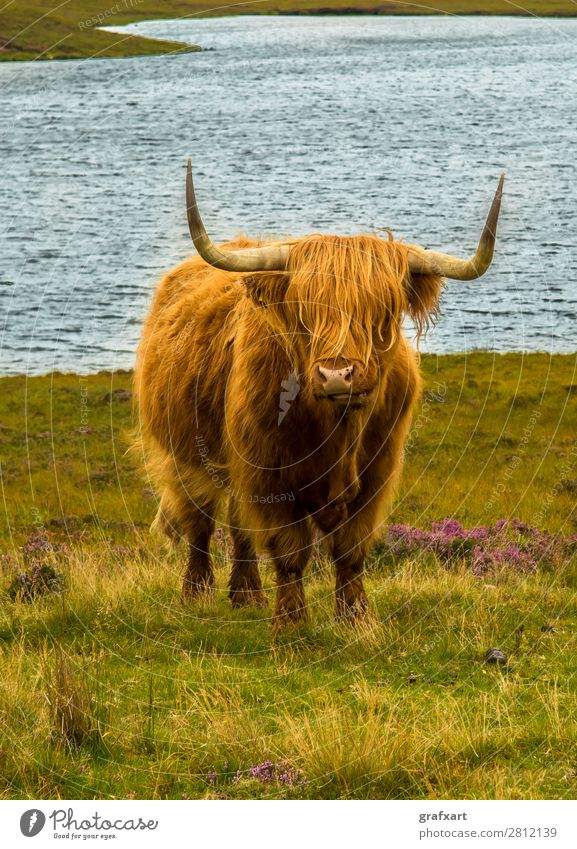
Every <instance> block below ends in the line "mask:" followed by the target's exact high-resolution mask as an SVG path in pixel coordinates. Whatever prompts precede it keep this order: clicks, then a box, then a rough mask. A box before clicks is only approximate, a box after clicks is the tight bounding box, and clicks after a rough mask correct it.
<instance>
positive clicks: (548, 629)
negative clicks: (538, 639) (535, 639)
mask: <svg viewBox="0 0 577 849" xmlns="http://www.w3.org/2000/svg"><path fill="white" fill-rule="evenodd" d="M554 631H555V628H554V627H553V626H552V625H550V624H549V623H546V624H545V625H541V632H542V633H543V634H551V633H553V632H554Z"/></svg>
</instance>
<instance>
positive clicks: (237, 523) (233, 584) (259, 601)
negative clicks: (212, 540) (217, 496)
mask: <svg viewBox="0 0 577 849" xmlns="http://www.w3.org/2000/svg"><path fill="white" fill-rule="evenodd" d="M228 523H229V529H230V534H231V537H232V544H233V555H232V570H231V573H230V579H229V582H228V587H229V593H228V595H229V598H230V600H231V602H232V606H233V607H248V606H250V605H255V606H257V607H262V606H264V605H266V596H265V594H264V592H263V590H262V583H261V580H260V574H259V571H258V556H257V553H256V550H255V547H254V544H253V542H252V539H251V538H250V536H249V534H248V533H247V532H246V531H245V530H243V528H242V526H241V520H240V518H239V516H238V511H237V508H236V504H235V502H234V499H233V498H232V497H231V499H230V503H229V508H228Z"/></svg>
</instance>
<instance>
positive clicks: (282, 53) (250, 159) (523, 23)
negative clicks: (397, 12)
mask: <svg viewBox="0 0 577 849" xmlns="http://www.w3.org/2000/svg"><path fill="white" fill-rule="evenodd" d="M126 29H128V30H130V31H135V32H139V33H142V34H146V35H151V36H159V37H167V38H175V39H179V40H183V41H187V42H191V43H197V44H200V45H201V46H203V47H205V48H210V50H207V51H206V52H203V53H197V54H189V55H182V56H174V57H151V58H138V59H120V60H114V59H106V60H89V61H72V62H36V63H28V64H21V63H10V64H1V65H0V91H1V95H2V96H1V97H0V148H1V151H2V175H1V180H0V208H1V209H2V217H1V219H0V260H1V266H0V309H1V313H0V314H1V316H2V323H1V325H0V354H1V363H0V369H1V371H2V372H4V373H6V372H21V371H27V372H30V373H36V372H45V371H49V370H51V369H60V370H74V371H83V372H89V371H93V370H97V369H101V368H115V367H129V366H131V365H132V362H133V357H134V351H135V348H136V345H137V340H138V336H139V332H140V323H141V321H142V318H143V316H144V315H145V311H146V308H147V304H148V303H149V301H150V297H151V293H152V290H153V287H154V284H155V281H156V280H157V279H158V277H159V275H160V274H161V273H162V272H163V271H164V270H166V269H168V268H170V266H171V265H173V264H175V263H177V262H179V261H180V260H182V259H184V258H185V257H186V256H187V254H189V253H190V252H191V250H192V246H191V244H190V240H189V237H188V234H187V226H186V216H185V206H184V199H183V188H184V164H185V160H186V158H187V156H189V155H190V156H192V158H193V160H194V163H195V173H196V182H197V192H198V195H199V198H200V201H201V207H202V210H203V214H204V217H205V220H206V223H207V226H208V228H209V231H210V233H211V235H213V237H214V238H215V239H220V238H227V237H230V236H232V235H234V234H235V233H236V232H238V231H240V230H244V231H245V232H247V233H249V234H258V233H271V234H285V233H292V234H295V235H303V234H305V233H307V232H311V231H323V232H338V233H358V232H363V231H372V230H373V229H374V228H376V227H379V226H383V227H385V226H386V227H390V228H392V230H393V231H394V232H395V234H396V235H397V236H399V237H403V238H405V239H407V240H410V241H413V242H418V243H421V244H424V245H427V246H428V247H434V248H439V249H444V250H448V251H454V252H464V253H468V252H470V251H472V250H473V249H474V247H475V244H476V240H477V238H478V236H479V233H480V230H481V226H482V221H483V218H484V215H485V213H486V210H487V208H488V205H489V202H490V198H491V196H492V193H493V191H494V189H495V186H496V182H497V178H498V175H499V174H500V172H501V171H503V170H506V171H507V174H508V182H507V191H506V199H505V202H504V210H503V214H502V224H501V231H500V240H499V245H498V254H497V258H496V260H495V263H494V266H493V268H492V269H491V271H490V272H489V273H488V274H487V275H486V276H485V277H484V278H483V279H482V280H479V281H476V282H470V283H459V282H451V283H449V284H448V286H447V290H446V292H445V296H444V301H443V311H442V316H441V319H440V321H439V323H438V325H437V327H436V328H434V330H433V331H431V332H430V334H429V337H428V340H427V343H426V348H427V349H428V350H433V351H439V352H444V351H462V350H470V349H472V348H475V347H482V348H490V349H496V350H523V349H529V350H552V351H572V350H575V349H577V323H576V304H577V282H576V278H577V249H576V247H575V245H576V244H577V214H576V213H577V196H576V194H577V193H576V187H577V180H576V173H575V171H576V164H575V163H576V160H577V139H576V137H575V129H574V125H573V123H572V119H571V115H572V114H573V115H574V114H577V87H576V85H575V82H576V76H577V73H576V72H577V21H575V20H564V21H563V20H535V19H495V18H479V17H475V18H442V17H435V18H386V17H375V18H368V17H342V18H331V17H319V18H310V17H279V18H270V17H266V18H264V17H263V18H255V17H236V18H228V19H227V18H221V19H216V20H196V21H194V20H188V21H162V22H154V23H144V24H139V25H134V26H131V27H128V28H126Z"/></svg>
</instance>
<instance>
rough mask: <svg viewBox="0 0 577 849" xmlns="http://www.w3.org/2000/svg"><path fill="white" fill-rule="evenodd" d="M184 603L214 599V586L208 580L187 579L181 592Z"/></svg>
mask: <svg viewBox="0 0 577 849" xmlns="http://www.w3.org/2000/svg"><path fill="white" fill-rule="evenodd" d="M180 597H181V600H182V603H183V604H190V603H191V602H193V601H208V602H210V601H212V600H213V599H214V586H213V584H211V583H207V582H206V581H185V582H184V584H183V586H182V592H181V594H180Z"/></svg>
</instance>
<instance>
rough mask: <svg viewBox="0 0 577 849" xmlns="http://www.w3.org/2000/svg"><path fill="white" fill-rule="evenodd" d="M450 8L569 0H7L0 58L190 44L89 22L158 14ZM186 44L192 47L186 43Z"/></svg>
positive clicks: (0, 20)
mask: <svg viewBox="0 0 577 849" xmlns="http://www.w3.org/2000/svg"><path fill="white" fill-rule="evenodd" d="M319 13H325V14H327V13H328V14H330V13H338V14H345V13H348V14H363V13H364V14H384V15H407V14H410V15H416V14H419V15H420V14H450V15H482V14H485V15H531V16H537V17H544V16H572V15H575V14H577V7H576V5H575V3H574V2H573V1H572V0H523V2H522V3H516V2H512V0H419V2H414V3H413V2H401V1H400V0H391V2H384V3H380V2H375V0H298V2H296V0H264V2H247V3H244V2H243V3H238V4H231V3H229V2H225V0H214V2H211V3H206V2H204V0H203V2H200V0H165V2H163V3H159V2H152V0H118V2H112V3H111V2H110V0H75V2H73V3H72V2H64V3H60V4H57V3H55V2H53V0H31V2H26V0H13V2H12V3H8V4H7V5H5V6H4V9H2V10H0V60H2V59H3V60H32V59H34V60H35V59H71V58H76V59H78V58H89V57H104V56H109V57H110V56H116V57H118V56H140V55H145V54H151V53H154V54H164V53H173V52H181V51H183V50H190V49H191V48H190V47H186V46H185V45H182V44H176V43H173V42H166V41H156V40H154V41H153V40H151V39H146V38H140V37H134V36H124V35H116V34H113V33H108V32H101V31H99V30H97V29H95V27H97V26H99V25H100V26H103V25H104V26H112V25H115V24H126V23H131V22H134V21H139V20H151V19H159V18H182V17H193V16H199V17H206V16H209V15H210V16H215V15H225V14H226V15H232V14H251V15H254V14H271V15H274V14H319ZM192 49H194V48H192Z"/></svg>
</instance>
